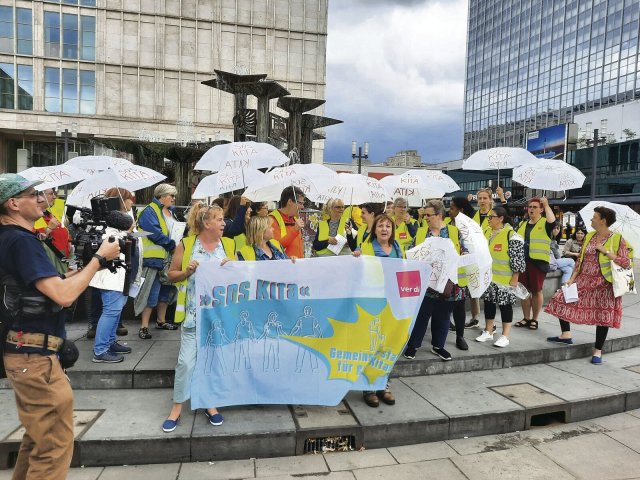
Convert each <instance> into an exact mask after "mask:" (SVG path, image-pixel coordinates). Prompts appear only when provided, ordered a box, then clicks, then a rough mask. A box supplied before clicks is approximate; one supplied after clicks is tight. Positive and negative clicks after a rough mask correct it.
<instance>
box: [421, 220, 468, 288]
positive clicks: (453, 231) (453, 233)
mask: <svg viewBox="0 0 640 480" xmlns="http://www.w3.org/2000/svg"><path fill="white" fill-rule="evenodd" d="M446 227H447V230H448V231H449V240H451V241H452V242H453V246H454V247H455V249H456V252H458V255H460V251H461V247H460V236H459V233H460V231H459V230H458V227H456V226H454V225H447V226H446ZM428 232H429V227H420V228H419V229H418V231H417V232H416V245H420V244H421V243H422V242H424V241H425V239H426V238H427V233H428ZM467 285H469V279H468V278H467V272H466V271H465V269H464V267H460V268H458V286H459V287H466V286H467Z"/></svg>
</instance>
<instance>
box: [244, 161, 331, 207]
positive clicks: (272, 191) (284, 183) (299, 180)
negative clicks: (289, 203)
mask: <svg viewBox="0 0 640 480" xmlns="http://www.w3.org/2000/svg"><path fill="white" fill-rule="evenodd" d="M337 183H338V174H337V173H336V172H334V171H333V170H331V169H330V168H327V167H325V166H323V165H319V164H317V163H309V164H295V165H289V166H288V167H278V168H274V169H273V170H271V171H269V172H267V173H266V174H265V176H264V177H263V178H262V179H261V180H259V181H257V182H252V183H250V184H249V186H248V187H247V190H246V191H245V192H244V196H245V197H247V198H248V199H249V200H251V201H253V202H267V201H276V200H280V194H281V193H282V190H284V189H285V188H287V187H290V186H294V187H298V188H299V189H300V190H302V193H303V194H304V195H305V196H306V197H310V196H313V195H318V194H321V193H323V192H325V191H326V190H327V189H329V188H330V187H331V186H332V185H336V184H337Z"/></svg>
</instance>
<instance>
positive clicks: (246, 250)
mask: <svg viewBox="0 0 640 480" xmlns="http://www.w3.org/2000/svg"><path fill="white" fill-rule="evenodd" d="M269 242H270V243H271V244H272V245H273V246H274V247H276V248H277V249H278V250H280V252H281V253H284V249H283V248H282V245H280V242H279V241H277V240H273V239H271V240H269ZM238 253H239V254H240V255H242V258H243V260H244V261H245V262H255V261H256V250H255V248H253V247H252V246H251V245H244V246H242V247H241V248H239V249H238Z"/></svg>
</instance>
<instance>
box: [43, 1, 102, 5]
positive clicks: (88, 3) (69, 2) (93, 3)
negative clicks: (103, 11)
mask: <svg viewBox="0 0 640 480" xmlns="http://www.w3.org/2000/svg"><path fill="white" fill-rule="evenodd" d="M45 2H50V3H61V2H60V0H45ZM62 3H63V4H64V5H80V6H82V7H95V6H96V0H62Z"/></svg>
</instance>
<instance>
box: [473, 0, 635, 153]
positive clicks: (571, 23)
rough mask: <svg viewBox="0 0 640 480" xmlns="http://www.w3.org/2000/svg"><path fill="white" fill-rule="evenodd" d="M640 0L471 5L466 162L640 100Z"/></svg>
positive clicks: (511, 0) (491, 0)
mask: <svg viewBox="0 0 640 480" xmlns="http://www.w3.org/2000/svg"><path fill="white" fill-rule="evenodd" d="M639 33H640V0H579V1H578V0H469V25H468V37H467V65H466V82H465V105H464V117H465V125H464V151H463V156H464V158H466V157H468V156H469V155H471V154H472V153H473V152H475V151H477V150H482V149H486V148H492V147H497V146H509V147H510V146H517V147H521V146H523V145H524V142H525V137H526V132H528V131H532V130H538V129H540V128H544V127H548V126H552V125H557V124H559V123H566V122H571V121H572V120H573V116H574V115H575V114H577V113H581V112H585V111H589V110H593V109H597V108H600V107H605V106H609V105H614V104H616V103H621V102H625V101H628V100H631V99H634V98H636V99H637V98H640V67H639V60H640V57H639V55H638V37H639Z"/></svg>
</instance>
